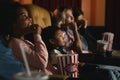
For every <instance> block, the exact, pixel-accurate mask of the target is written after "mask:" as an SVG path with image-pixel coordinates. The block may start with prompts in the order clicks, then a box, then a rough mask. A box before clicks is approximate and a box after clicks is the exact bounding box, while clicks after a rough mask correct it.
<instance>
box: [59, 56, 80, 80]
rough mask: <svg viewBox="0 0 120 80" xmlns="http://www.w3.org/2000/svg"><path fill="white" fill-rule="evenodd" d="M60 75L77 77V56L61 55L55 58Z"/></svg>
mask: <svg viewBox="0 0 120 80" xmlns="http://www.w3.org/2000/svg"><path fill="white" fill-rule="evenodd" d="M57 60H58V64H59V68H60V72H61V75H67V76H69V77H74V78H77V77H78V54H63V55H58V56H57Z"/></svg>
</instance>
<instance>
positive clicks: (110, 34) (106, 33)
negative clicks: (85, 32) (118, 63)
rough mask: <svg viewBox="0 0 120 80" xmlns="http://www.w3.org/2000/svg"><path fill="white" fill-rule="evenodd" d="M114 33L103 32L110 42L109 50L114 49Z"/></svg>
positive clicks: (104, 37)
mask: <svg viewBox="0 0 120 80" xmlns="http://www.w3.org/2000/svg"><path fill="white" fill-rule="evenodd" d="M113 38H114V34H113V33H111V32H105V33H104V34H103V40H104V41H107V42H108V46H107V51H112V44H113Z"/></svg>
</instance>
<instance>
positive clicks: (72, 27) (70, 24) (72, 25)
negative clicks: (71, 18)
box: [68, 22, 78, 31]
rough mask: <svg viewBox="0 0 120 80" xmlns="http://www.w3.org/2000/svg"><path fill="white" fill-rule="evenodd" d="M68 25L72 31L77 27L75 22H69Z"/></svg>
mask: <svg viewBox="0 0 120 80" xmlns="http://www.w3.org/2000/svg"><path fill="white" fill-rule="evenodd" d="M68 26H69V29H71V30H73V31H74V30H77V29H78V28H77V24H76V23H75V22H71V23H69V24H68Z"/></svg>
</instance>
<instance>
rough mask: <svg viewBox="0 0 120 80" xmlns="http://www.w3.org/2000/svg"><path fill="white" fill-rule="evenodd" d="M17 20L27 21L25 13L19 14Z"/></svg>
mask: <svg viewBox="0 0 120 80" xmlns="http://www.w3.org/2000/svg"><path fill="white" fill-rule="evenodd" d="M19 18H21V19H24V20H25V19H29V16H28V15H26V14H25V13H21V14H19Z"/></svg>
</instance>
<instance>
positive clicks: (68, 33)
mask: <svg viewBox="0 0 120 80" xmlns="http://www.w3.org/2000/svg"><path fill="white" fill-rule="evenodd" d="M54 15H55V14H54ZM54 18H55V24H54V25H57V26H58V27H60V28H61V29H62V30H64V32H65V37H64V38H65V41H66V44H65V48H67V49H73V50H74V51H75V52H77V53H79V54H80V53H82V43H81V40H80V37H79V33H78V31H77V25H76V23H75V22H74V17H73V15H72V10H71V8H66V7H65V8H64V7H63V8H62V9H61V8H60V9H58V13H56V15H55V16H54Z"/></svg>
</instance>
